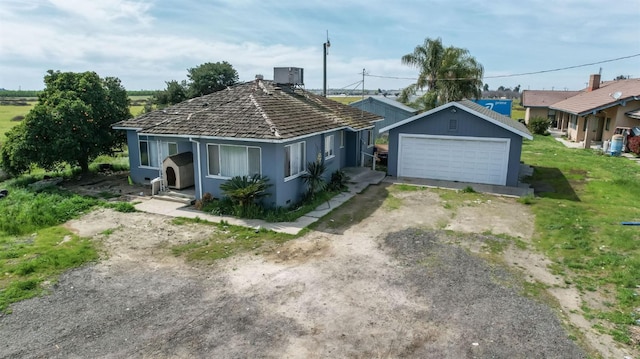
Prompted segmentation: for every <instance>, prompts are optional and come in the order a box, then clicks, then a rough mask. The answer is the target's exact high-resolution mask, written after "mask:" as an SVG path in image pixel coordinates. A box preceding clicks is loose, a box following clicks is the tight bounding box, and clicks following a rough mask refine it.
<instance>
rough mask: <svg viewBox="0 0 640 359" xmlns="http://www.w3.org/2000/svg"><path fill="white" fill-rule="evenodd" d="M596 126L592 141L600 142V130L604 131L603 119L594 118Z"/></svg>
mask: <svg viewBox="0 0 640 359" xmlns="http://www.w3.org/2000/svg"><path fill="white" fill-rule="evenodd" d="M596 121H598V122H597V125H596V126H595V132H596V133H595V135H594V136H593V140H594V141H602V130H603V129H604V119H603V118H602V117H596Z"/></svg>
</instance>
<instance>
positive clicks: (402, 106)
mask: <svg viewBox="0 0 640 359" xmlns="http://www.w3.org/2000/svg"><path fill="white" fill-rule="evenodd" d="M365 101H379V102H382V103H385V104H387V105H390V106H393V107H397V108H399V109H401V110H404V111H407V112H411V113H417V112H418V110H416V109H415V108H413V107H409V106H407V105H405V104H403V103H402V102H400V101H396V100H392V99H390V98H387V97H384V96H369V97H367V98H365V99H364V100H359V101H356V102H353V103H351V104H350V105H351V106H354V105H356V104H358V103H360V102H365Z"/></svg>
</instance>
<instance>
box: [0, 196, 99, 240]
mask: <svg viewBox="0 0 640 359" xmlns="http://www.w3.org/2000/svg"><path fill="white" fill-rule="evenodd" d="M8 189H9V192H10V195H9V196H7V197H5V198H3V199H2V200H0V235H1V234H3V233H4V234H6V235H24V234H29V233H33V232H34V231H36V230H37V229H39V228H46V227H49V226H55V225H58V224H61V223H64V222H66V221H68V220H70V219H71V218H73V217H75V216H77V215H78V214H80V213H84V212H86V211H88V210H89V209H90V208H91V207H93V206H95V205H97V204H98V200H97V199H95V198H90V197H82V196H78V195H76V194H72V193H69V192H66V191H63V190H61V189H58V188H56V187H50V188H45V189H43V190H42V191H40V192H34V191H31V190H28V189H25V188H19V187H8Z"/></svg>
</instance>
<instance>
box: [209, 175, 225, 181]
mask: <svg viewBox="0 0 640 359" xmlns="http://www.w3.org/2000/svg"><path fill="white" fill-rule="evenodd" d="M206 177H207V178H211V179H219V180H229V179H231V177H225V176H214V175H206Z"/></svg>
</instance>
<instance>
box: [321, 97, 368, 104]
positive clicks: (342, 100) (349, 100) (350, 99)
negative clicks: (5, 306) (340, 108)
mask: <svg viewBox="0 0 640 359" xmlns="http://www.w3.org/2000/svg"><path fill="white" fill-rule="evenodd" d="M327 97H328V98H329V99H331V100H333V101H336V102H340V103H343V104H345V105H348V104H350V103H353V102H356V101H360V100H362V96H327Z"/></svg>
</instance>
